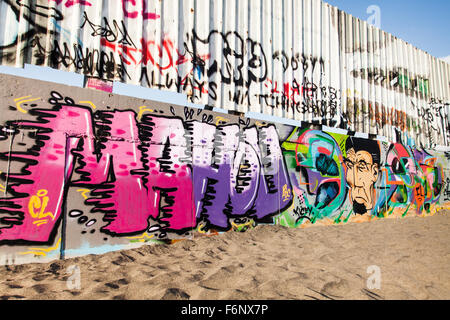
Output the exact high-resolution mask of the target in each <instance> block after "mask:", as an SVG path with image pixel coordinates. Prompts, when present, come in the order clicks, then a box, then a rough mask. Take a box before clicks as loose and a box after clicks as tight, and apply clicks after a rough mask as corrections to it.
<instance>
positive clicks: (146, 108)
mask: <svg viewBox="0 0 450 320" xmlns="http://www.w3.org/2000/svg"><path fill="white" fill-rule="evenodd" d="M146 111H148V112H153V111H154V110H153V109H150V108H149V107H147V106H140V107H139V113H138V116H137V119H138V121H140V120H141V118H142V115H143V114H144V113H145V112H146Z"/></svg>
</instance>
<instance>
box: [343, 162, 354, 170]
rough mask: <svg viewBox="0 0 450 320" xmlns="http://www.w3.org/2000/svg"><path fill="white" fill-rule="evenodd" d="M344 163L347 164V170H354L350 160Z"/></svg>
mask: <svg viewBox="0 0 450 320" xmlns="http://www.w3.org/2000/svg"><path fill="white" fill-rule="evenodd" d="M344 163H345V165H346V166H347V168H348V169H349V170H352V169H353V162H351V161H350V160H348V159H345V160H344Z"/></svg>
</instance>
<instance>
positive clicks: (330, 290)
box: [320, 279, 350, 298]
mask: <svg viewBox="0 0 450 320" xmlns="http://www.w3.org/2000/svg"><path fill="white" fill-rule="evenodd" d="M349 291H350V285H349V283H348V281H347V280H345V279H340V280H339V281H330V282H327V283H325V285H324V286H323V287H322V290H321V291H320V292H321V293H324V294H326V295H329V296H333V297H338V298H342V297H345V296H346V295H347V294H348V293H349Z"/></svg>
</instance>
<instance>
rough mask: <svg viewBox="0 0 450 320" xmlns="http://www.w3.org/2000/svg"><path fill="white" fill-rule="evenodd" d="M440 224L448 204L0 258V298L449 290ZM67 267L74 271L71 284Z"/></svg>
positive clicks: (443, 295) (449, 248)
mask: <svg viewBox="0 0 450 320" xmlns="http://www.w3.org/2000/svg"><path fill="white" fill-rule="evenodd" d="M449 230H450V212H449V211H445V212H444V211H440V212H439V213H438V214H436V215H434V216H429V217H407V218H403V219H385V220H377V221H372V222H366V223H352V224H346V225H339V226H317V227H310V228H306V229H288V228H285V227H280V226H273V225H272V226H269V225H265V226H258V227H256V228H254V229H251V230H249V231H247V232H245V233H238V232H228V233H225V234H221V235H219V236H213V237H203V238H200V239H195V240H194V241H192V240H185V241H181V242H177V243H175V244H172V245H153V246H143V247H140V248H138V249H132V250H126V251H120V252H111V253H107V254H104V255H89V256H84V257H79V258H73V259H68V260H64V261H56V262H53V263H48V264H28V265H17V266H2V267H0V268H1V269H2V277H1V280H0V298H1V299H71V300H73V299H139V300H140V299H194V300H197V299H206V300H210V299H233V300H234V299H238V300H241V299H251V300H253V299H257V300H261V299H262V300H266V299H270V300H278V299H283V300H286V299H288V300H291V299H294V300H301V299H322V300H327V299H364V300H365V299H375V300H379V299H380V300H382V299H389V300H390V299H449V298H450V232H449ZM71 266H77V267H78V268H79V270H80V280H81V281H80V289H77V288H76V287H74V285H76V282H74V281H73V279H74V278H73V275H74V274H76V272H74V270H76V269H74V267H71ZM370 266H377V267H378V268H379V269H378V270H379V271H380V276H381V277H380V278H379V279H380V282H379V284H380V288H379V289H377V288H373V285H374V284H376V282H371V281H369V286H368V279H369V278H370V279H372V278H371V277H372V276H374V274H372V273H368V272H367V271H368V267H370ZM372 268H373V267H372ZM370 270H372V269H369V271H370ZM373 270H376V269H373ZM68 272H69V273H68ZM71 277H72V278H71ZM68 284H69V287H68ZM70 285H72V287H70Z"/></svg>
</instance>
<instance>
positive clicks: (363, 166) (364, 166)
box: [358, 162, 369, 172]
mask: <svg viewBox="0 0 450 320" xmlns="http://www.w3.org/2000/svg"><path fill="white" fill-rule="evenodd" d="M368 170H369V168H368V167H367V163H364V162H359V163H358V171H359V172H364V171H368Z"/></svg>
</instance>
